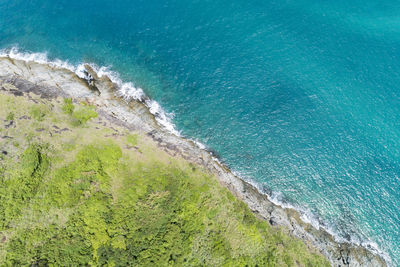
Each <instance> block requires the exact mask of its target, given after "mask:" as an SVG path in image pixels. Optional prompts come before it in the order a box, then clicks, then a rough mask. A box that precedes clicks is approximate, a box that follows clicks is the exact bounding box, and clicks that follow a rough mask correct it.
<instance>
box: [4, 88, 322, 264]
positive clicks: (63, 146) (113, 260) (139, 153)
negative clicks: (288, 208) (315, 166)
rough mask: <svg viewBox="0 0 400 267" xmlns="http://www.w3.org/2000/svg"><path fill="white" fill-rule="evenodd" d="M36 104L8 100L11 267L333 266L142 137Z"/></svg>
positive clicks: (83, 112) (76, 111)
mask: <svg viewBox="0 0 400 267" xmlns="http://www.w3.org/2000/svg"><path fill="white" fill-rule="evenodd" d="M33 98H34V101H32V100H28V99H27V98H26V97H15V96H11V95H6V94H4V93H2V92H0V137H1V136H3V137H2V138H0V152H2V151H6V152H7V153H6V152H4V153H2V154H0V155H1V156H0V157H1V158H0V180H1V182H0V265H4V266H9V265H10V266H11V265H31V264H34V263H36V264H38V265H39V266H41V265H56V266H58V265H63V266H76V265H88V264H90V265H108V266H126V265H141V266H166V265H174V266H245V265H246V264H247V265H248V266H256V265H257V264H258V266H286V265H289V266H292V265H301V266H327V265H328V263H327V262H326V260H325V259H324V258H323V257H322V256H320V255H317V254H312V253H310V252H309V250H308V249H307V248H306V246H305V245H304V244H303V243H302V242H301V241H299V240H296V239H293V238H291V237H289V236H288V235H287V234H285V233H283V232H282V231H281V230H279V229H276V228H273V227H271V226H270V225H269V224H267V223H266V222H264V221H261V220H259V219H257V218H256V217H255V216H254V214H252V213H251V211H250V210H249V209H248V208H247V206H246V205H245V204H243V203H242V202H241V201H238V200H236V199H235V198H234V197H233V196H232V194H231V193H230V192H229V191H228V190H226V189H225V188H223V187H221V186H220V185H219V184H218V183H217V182H216V179H215V178H213V177H210V176H209V175H207V174H206V173H204V172H203V171H202V170H201V169H199V167H198V166H194V165H192V164H191V163H188V162H185V161H183V160H181V159H178V158H173V157H171V156H169V155H168V154H167V153H165V152H164V151H161V150H160V149H159V148H157V147H156V146H155V144H154V143H153V142H151V141H150V140H149V139H148V138H147V137H145V136H142V135H140V133H129V132H128V131H127V130H125V129H123V128H120V127H118V126H116V125H111V124H110V122H108V121H106V120H104V119H102V118H96V113H95V112H94V111H93V109H91V108H90V107H87V106H84V105H82V104H75V105H73V104H72V103H64V101H63V100H61V99H58V100H52V101H50V100H42V99H39V98H35V97H33ZM35 102H36V103H35ZM91 117H95V118H92V119H90V120H88V121H87V122H85V121H86V120H87V119H89V118H91ZM11 120H13V124H11V125H10V126H8V125H9V124H10V122H11ZM6 126H8V128H6ZM10 137H11V138H10ZM5 154H6V155H5Z"/></svg>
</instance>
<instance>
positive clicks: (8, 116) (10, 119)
mask: <svg viewBox="0 0 400 267" xmlns="http://www.w3.org/2000/svg"><path fill="white" fill-rule="evenodd" d="M14 116H15V115H14V112H10V113H8V115H7V117H6V120H8V121H12V120H14Z"/></svg>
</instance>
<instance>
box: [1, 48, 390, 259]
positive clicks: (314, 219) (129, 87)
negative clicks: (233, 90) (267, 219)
mask: <svg viewBox="0 0 400 267" xmlns="http://www.w3.org/2000/svg"><path fill="white" fill-rule="evenodd" d="M0 57H9V58H12V59H16V60H21V61H26V62H35V63H38V64H46V65H48V66H51V67H54V68H63V69H67V70H70V71H72V72H74V73H75V74H76V75H77V76H78V77H79V78H82V79H88V76H87V72H86V68H85V65H89V66H90V67H91V68H92V69H93V70H94V71H95V72H96V74H97V75H98V76H99V77H102V76H107V77H108V78H109V79H110V80H111V81H112V82H113V83H114V84H116V85H117V86H118V91H117V92H116V93H117V95H118V96H120V97H121V98H123V99H124V100H126V101H130V100H137V101H140V102H142V103H143V104H145V105H146V106H147V108H148V110H149V111H150V113H151V114H153V115H154V117H155V119H156V121H157V122H158V123H159V125H160V126H162V127H163V128H164V129H165V130H167V131H168V132H170V133H172V134H174V135H176V136H179V137H183V136H182V134H181V132H180V131H178V130H177V129H176V126H175V125H174V123H173V122H172V119H173V116H174V114H173V113H167V112H165V111H164V109H163V108H162V107H161V105H160V104H159V103H158V102H157V101H155V100H153V99H150V98H149V97H148V96H147V95H146V94H145V92H144V91H143V89H142V88H139V87H136V86H135V85H134V84H133V83H132V82H124V81H123V80H122V79H121V78H120V75H119V73H117V72H115V71H113V70H112V66H98V65H97V64H95V63H91V62H83V63H80V64H76V65H74V64H72V63H70V62H68V61H67V60H61V59H57V58H56V59H50V58H49V57H48V54H47V52H40V53H38V52H24V51H20V49H19V48H18V47H12V48H10V49H3V50H0ZM185 138H186V139H189V140H191V141H192V142H193V143H194V144H195V145H196V146H197V147H198V148H199V149H202V150H206V151H208V153H210V154H211V155H213V153H212V152H210V151H209V150H208V148H207V146H206V145H204V144H203V143H201V142H199V141H198V140H194V139H191V138H187V137H185ZM212 159H213V160H214V161H215V162H216V163H218V164H220V165H224V163H223V162H221V160H220V159H219V158H217V157H215V156H212ZM232 172H233V174H234V175H235V176H237V177H240V178H241V179H242V180H244V181H246V182H248V183H249V184H251V185H252V186H254V187H255V188H256V189H257V190H258V191H259V192H261V193H262V194H264V195H266V196H267V198H268V200H269V201H271V202H272V203H273V204H275V205H276V206H279V207H282V208H284V209H293V210H296V211H298V212H299V213H300V215H301V216H300V218H301V220H302V221H303V222H305V223H309V224H311V225H312V226H313V227H314V228H316V229H318V230H320V229H321V228H322V229H324V230H325V231H326V232H328V233H329V234H330V235H332V236H333V238H334V240H335V241H336V242H338V243H351V244H354V245H357V246H362V247H364V248H366V249H368V250H370V251H371V252H373V253H375V254H378V255H380V256H381V257H382V258H383V259H384V260H385V261H386V263H387V264H388V265H389V266H391V265H392V261H391V258H390V257H389V255H388V254H387V253H385V252H384V251H382V250H380V249H379V246H378V245H377V244H376V243H375V242H372V241H370V240H360V239H359V238H357V237H354V236H351V237H350V240H347V239H344V238H342V237H341V236H342V235H341V234H339V233H338V232H337V231H336V230H335V228H336V227H334V226H333V225H330V224H327V223H325V222H324V221H322V220H321V219H320V217H319V216H317V215H316V214H314V213H313V212H311V211H310V210H307V209H305V208H304V207H301V206H298V205H293V204H291V203H289V202H287V201H285V200H284V196H283V195H282V193H280V192H268V193H267V192H266V190H265V188H263V187H262V185H261V184H259V183H257V182H255V181H254V180H253V179H251V178H249V177H245V176H243V175H242V174H240V173H238V172H235V171H232Z"/></svg>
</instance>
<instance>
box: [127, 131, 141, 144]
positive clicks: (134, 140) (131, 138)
mask: <svg viewBox="0 0 400 267" xmlns="http://www.w3.org/2000/svg"><path fill="white" fill-rule="evenodd" d="M126 141H127V142H128V143H129V144H130V145H132V146H136V145H137V143H138V135H137V134H130V135H128V136H127V137H126Z"/></svg>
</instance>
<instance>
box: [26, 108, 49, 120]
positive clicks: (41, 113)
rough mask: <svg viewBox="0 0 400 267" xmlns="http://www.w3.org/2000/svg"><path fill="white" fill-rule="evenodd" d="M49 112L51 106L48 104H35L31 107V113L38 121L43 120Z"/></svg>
mask: <svg viewBox="0 0 400 267" xmlns="http://www.w3.org/2000/svg"><path fill="white" fill-rule="evenodd" d="M48 112H49V108H48V107H47V106H46V105H43V104H41V105H34V106H32V107H31V110H30V114H31V116H32V117H33V118H34V119H35V120H37V121H43V120H44V117H45V116H46V115H47V113H48Z"/></svg>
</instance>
